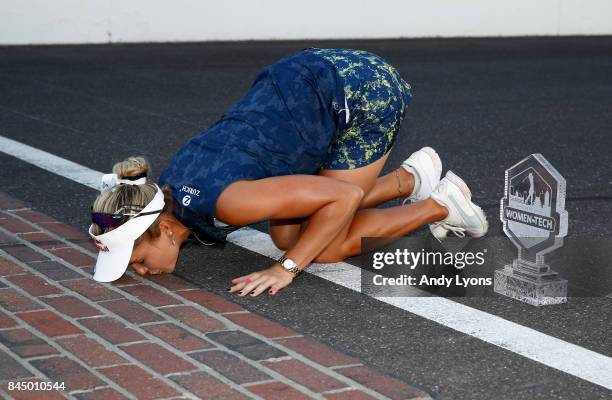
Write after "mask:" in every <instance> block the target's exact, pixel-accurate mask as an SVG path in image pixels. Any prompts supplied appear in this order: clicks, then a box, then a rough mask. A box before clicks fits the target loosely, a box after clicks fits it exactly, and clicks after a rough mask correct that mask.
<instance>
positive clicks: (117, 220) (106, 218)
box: [90, 206, 164, 229]
mask: <svg viewBox="0 0 612 400" xmlns="http://www.w3.org/2000/svg"><path fill="white" fill-rule="evenodd" d="M123 208H126V207H123ZM162 211H164V210H163V209H160V210H156V211H148V212H144V213H143V212H141V213H127V214H124V213H118V212H116V213H113V214H110V213H103V212H93V206H92V207H91V212H90V213H91V222H93V223H94V224H96V225H98V226H100V228H102V229H108V228H117V227H118V226H121V225H122V224H124V223H126V222H127V221H129V220H130V219H132V218H137V217H142V216H143V215H150V214H157V213H160V212H162Z"/></svg>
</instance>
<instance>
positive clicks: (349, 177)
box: [268, 152, 410, 250]
mask: <svg viewBox="0 0 612 400" xmlns="http://www.w3.org/2000/svg"><path fill="white" fill-rule="evenodd" d="M388 157H389V152H387V153H386V154H385V155H383V156H382V157H380V158H379V159H378V160H376V161H374V162H373V163H371V164H368V165H366V166H363V167H361V168H354V169H321V170H319V172H318V174H317V175H321V176H327V177H330V178H335V179H338V180H341V181H345V182H350V183H353V184H355V185H358V186H359V187H361V188H362V189H363V191H364V193H366V195H365V197H368V193H369V192H370V191H372V190H373V191H374V196H371V197H370V200H369V201H368V203H366V204H370V203H372V199H374V200H375V201H376V200H379V199H381V198H387V200H388V199H389V198H388V197H389V196H390V194H387V193H385V191H387V188H388V182H387V179H385V178H386V177H382V178H380V179H384V180H383V181H382V185H383V186H381V187H377V186H378V185H379V179H377V178H378V176H379V175H380V171H381V170H382V168H383V166H384V165H385V162H386V161H387V158H388ZM407 174H408V175H410V174H409V173H407ZM394 179H395V178H394ZM408 180H409V179H408ZM395 190H397V188H395ZM385 201H386V200H385ZM362 204H363V202H362ZM360 208H362V205H360ZM306 224H307V219H303V220H271V221H269V225H268V231H269V232H270V236H271V237H272V241H273V242H274V244H275V245H276V247H278V248H279V249H281V250H287V249H289V248H291V246H293V244H294V243H295V242H297V240H298V238H299V237H300V234H301V232H302V231H303V230H304V229H305V227H306Z"/></svg>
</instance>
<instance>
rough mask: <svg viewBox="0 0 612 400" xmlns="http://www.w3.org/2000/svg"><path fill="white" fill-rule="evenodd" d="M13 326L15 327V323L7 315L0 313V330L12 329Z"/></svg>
mask: <svg viewBox="0 0 612 400" xmlns="http://www.w3.org/2000/svg"><path fill="white" fill-rule="evenodd" d="M13 326H17V322H16V321H15V320H14V319H13V318H11V317H9V316H8V314H6V313H4V312H2V311H0V329H4V328H12V327H13Z"/></svg>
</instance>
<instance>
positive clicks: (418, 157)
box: [402, 147, 442, 205]
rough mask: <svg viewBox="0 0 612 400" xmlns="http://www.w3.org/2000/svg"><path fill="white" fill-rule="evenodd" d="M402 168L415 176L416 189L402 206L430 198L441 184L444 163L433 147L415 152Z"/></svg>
mask: <svg viewBox="0 0 612 400" xmlns="http://www.w3.org/2000/svg"><path fill="white" fill-rule="evenodd" d="M402 168H404V169H405V170H406V171H408V172H410V173H411V174H412V175H413V176H414V189H413V190H412V193H411V194H410V196H407V197H406V198H405V199H404V201H403V202H402V205H404V204H406V202H407V201H408V200H410V201H413V202H414V201H420V200H425V199H426V198H428V197H429V196H430V195H431V193H432V192H433V191H434V189H435V188H436V186H438V183H439V182H440V175H442V161H441V160H440V157H439V156H438V153H436V151H435V150H434V149H432V148H431V147H423V148H422V149H421V150H419V151H415V152H414V153H412V154H411V155H410V157H408V158H407V159H406V160H404V162H403V163H402Z"/></svg>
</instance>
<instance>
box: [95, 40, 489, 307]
mask: <svg viewBox="0 0 612 400" xmlns="http://www.w3.org/2000/svg"><path fill="white" fill-rule="evenodd" d="M411 98H412V93H411V88H410V85H409V84H407V83H406V82H405V81H404V80H403V79H402V78H401V77H400V75H399V74H398V72H397V71H396V70H395V68H393V67H392V66H391V65H389V64H388V63H387V62H386V61H385V60H383V59H382V58H381V57H379V56H377V55H375V54H372V53H368V52H365V51H359V50H346V49H317V48H309V49H305V50H302V51H301V52H298V53H296V54H292V55H290V56H288V57H285V58H283V59H281V60H279V61H277V62H276V63H274V64H272V65H270V66H268V67H266V68H263V69H262V70H261V71H260V72H259V74H258V76H257V78H256V80H255V82H254V83H253V85H252V86H251V88H250V90H249V91H248V92H247V93H246V94H245V95H244V96H243V97H242V98H241V99H240V100H239V101H238V102H237V103H236V104H235V105H234V106H232V107H231V108H230V109H229V110H228V111H227V112H226V113H225V114H224V115H223V116H222V117H221V118H220V119H219V120H218V121H217V122H216V123H215V124H214V125H213V126H212V127H210V128H209V129H207V130H206V131H204V132H203V133H201V134H199V135H197V136H195V137H193V138H191V139H190V140H189V141H188V142H187V143H186V144H185V145H184V146H183V147H182V148H181V149H179V151H178V152H177V154H176V155H175V156H174V158H173V159H172V160H171V161H170V162H169V164H168V165H167V166H166V168H165V170H164V171H163V173H162V174H161V177H160V179H159V182H158V183H159V186H161V189H160V187H159V186H157V185H156V184H155V183H154V182H151V181H149V180H147V178H146V174H147V172H148V168H149V167H148V165H147V163H146V160H144V159H143V158H142V157H132V158H129V159H127V160H125V161H123V162H120V163H117V164H116V165H115V166H114V167H113V172H114V175H113V174H107V175H105V177H104V178H103V192H102V193H101V194H100V195H99V196H98V198H97V199H96V200H95V202H94V204H93V206H92V210H91V211H92V221H93V224H92V225H91V227H90V234H91V235H92V237H93V238H94V239H95V241H96V244H97V245H98V247H99V249H100V253H99V255H98V260H97V263H96V270H95V274H94V279H96V280H98V281H102V282H110V281H113V280H115V279H118V278H119V277H121V275H123V273H124V272H125V270H126V269H127V268H128V266H132V267H133V268H134V269H135V270H136V271H137V272H138V273H139V274H141V275H144V274H146V273H150V274H160V273H164V272H172V271H173V270H174V268H175V265H176V260H177V258H178V253H179V250H180V247H181V244H183V243H185V241H186V240H187V239H188V238H189V239H193V238H195V239H197V240H199V241H205V240H206V239H208V240H210V239H216V240H220V241H224V240H225V236H226V235H227V233H228V232H231V231H232V230H235V229H237V228H239V227H240V226H244V225H248V224H252V223H256V222H259V221H269V230H270V235H271V237H272V240H273V241H274V243H275V244H276V246H277V247H279V248H280V249H282V250H285V251H286V252H285V254H284V256H283V257H281V259H279V260H278V261H277V262H276V263H274V265H272V266H271V267H270V268H268V269H265V270H262V271H257V272H251V273H248V274H246V275H244V276H241V277H238V278H236V279H234V280H233V281H232V286H231V288H230V291H231V292H237V293H238V294H239V295H241V296H244V295H247V294H250V295H252V296H257V295H259V294H260V293H262V292H263V291H266V290H267V291H269V293H270V294H275V293H276V292H277V291H278V290H279V289H281V288H283V287H285V286H287V285H289V284H290V283H291V281H292V280H293V278H294V277H295V275H296V274H297V273H299V272H300V271H301V270H303V269H304V268H306V266H308V264H309V263H311V262H318V263H329V262H337V261H340V260H343V259H345V258H347V257H351V256H354V255H357V254H359V253H360V251H361V237H363V236H370V237H376V236H381V237H382V236H387V237H388V236H392V237H393V236H403V235H405V234H407V233H409V232H412V231H414V230H416V229H418V228H420V227H421V226H424V225H426V224H430V228H431V230H432V233H433V234H434V236H436V237H437V238H438V239H440V240H442V239H443V238H444V237H446V235H447V233H448V232H449V231H452V232H453V233H455V234H457V235H465V234H466V233H467V234H469V235H471V236H476V237H478V236H482V235H484V234H485V233H486V231H487V228H488V225H487V221H486V218H485V216H484V214H483V212H482V210H481V209H480V208H479V207H478V206H476V205H475V204H474V203H472V201H471V194H470V191H469V189H468V187H467V185H466V184H465V183H464V182H463V181H462V180H461V179H460V178H459V177H458V176H457V175H455V174H453V173H452V172H450V171H449V172H448V173H447V174H446V176H445V177H444V178H443V179H440V177H441V173H442V163H441V161H440V158H439V157H438V154H437V153H436V152H435V151H434V150H433V149H432V148H430V147H425V148H423V149H421V150H418V151H416V152H415V153H413V154H412V155H410V156H409V157H408V158H407V159H406V160H405V161H404V162H403V163H402V165H401V166H399V167H398V168H397V169H395V170H394V171H392V172H391V173H389V174H387V175H384V176H379V175H380V172H381V170H382V168H383V165H384V163H385V161H386V159H387V157H388V156H389V151H390V150H391V148H392V145H393V143H394V142H395V139H396V135H397V133H398V132H399V130H400V124H401V122H402V119H403V117H404V114H405V111H406V108H407V107H408V104H409V102H410V100H411ZM398 197H405V198H406V200H411V204H407V205H404V203H405V201H404V203H403V204H402V205H401V206H396V207H391V208H385V209H377V208H376V206H377V205H379V204H381V203H383V202H386V201H389V200H392V199H395V198H398Z"/></svg>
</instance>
